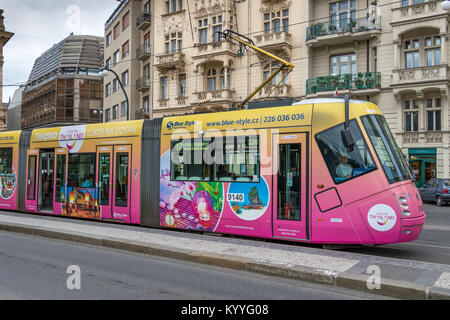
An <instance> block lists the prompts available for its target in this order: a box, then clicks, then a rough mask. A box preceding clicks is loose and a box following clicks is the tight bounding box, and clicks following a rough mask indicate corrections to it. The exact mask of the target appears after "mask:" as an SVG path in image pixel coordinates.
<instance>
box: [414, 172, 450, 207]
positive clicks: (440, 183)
mask: <svg viewBox="0 0 450 320" xmlns="http://www.w3.org/2000/svg"><path fill="white" fill-rule="evenodd" d="M419 193H420V196H421V197H422V200H423V201H433V202H436V204H437V205H438V207H441V206H443V205H444V204H446V203H450V179H438V178H433V179H430V180H428V181H427V183H425V184H424V185H423V187H421V188H420V189H419Z"/></svg>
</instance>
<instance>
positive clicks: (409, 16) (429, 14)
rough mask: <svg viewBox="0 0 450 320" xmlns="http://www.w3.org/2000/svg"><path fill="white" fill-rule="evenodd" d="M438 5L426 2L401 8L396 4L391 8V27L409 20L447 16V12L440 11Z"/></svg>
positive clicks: (437, 3) (436, 2)
mask: <svg viewBox="0 0 450 320" xmlns="http://www.w3.org/2000/svg"><path fill="white" fill-rule="evenodd" d="M439 4H440V1H428V2H424V3H419V4H413V5H410V6H403V7H402V6H400V4H397V7H394V8H392V25H396V24H401V23H403V22H406V21H410V20H418V19H419V20H420V19H427V18H433V17H435V16H438V15H447V12H445V11H444V10H442V9H441V8H440V5H439Z"/></svg>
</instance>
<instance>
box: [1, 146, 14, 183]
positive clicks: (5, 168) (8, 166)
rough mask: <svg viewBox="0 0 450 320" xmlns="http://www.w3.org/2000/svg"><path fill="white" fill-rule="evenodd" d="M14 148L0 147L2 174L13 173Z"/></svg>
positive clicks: (3, 175)
mask: <svg viewBox="0 0 450 320" xmlns="http://www.w3.org/2000/svg"><path fill="white" fill-rule="evenodd" d="M12 157H13V149H12V148H0V176H2V177H5V176H8V175H12Z"/></svg>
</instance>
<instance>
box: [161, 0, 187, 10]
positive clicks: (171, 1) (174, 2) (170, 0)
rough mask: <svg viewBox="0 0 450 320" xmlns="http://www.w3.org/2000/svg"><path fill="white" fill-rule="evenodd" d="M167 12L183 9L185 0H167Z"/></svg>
mask: <svg viewBox="0 0 450 320" xmlns="http://www.w3.org/2000/svg"><path fill="white" fill-rule="evenodd" d="M165 7H166V13H171V12H176V11H180V10H183V0H166V2H165Z"/></svg>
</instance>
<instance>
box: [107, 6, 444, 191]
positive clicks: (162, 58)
mask: <svg viewBox="0 0 450 320" xmlns="http://www.w3.org/2000/svg"><path fill="white" fill-rule="evenodd" d="M136 2H139V3H140V4H139V5H140V7H139V5H136V6H137V7H139V8H138V9H136V13H135V16H134V17H136V18H137V15H138V13H139V12H140V11H141V10H143V6H144V1H136ZM440 2H441V1H436V0H432V1H431V0H403V1H392V0H304V1H289V0H258V1H232V0H167V1H153V2H151V3H150V4H148V8H150V9H149V10H150V11H149V12H150V20H151V22H150V23H149V24H148V27H147V28H148V29H144V30H145V31H143V32H141V34H138V35H137V36H136V38H135V40H133V39H132V42H134V44H133V46H134V48H136V49H137V47H138V46H139V45H141V44H142V43H143V41H144V35H143V33H144V32H150V35H151V36H150V38H151V39H152V41H151V42H150V54H148V56H146V57H145V60H144V61H145V62H140V60H138V59H137V58H133V57H132V59H131V61H132V62H133V61H134V62H135V63H136V64H137V66H138V67H137V69H139V70H138V71H136V74H135V75H134V77H136V78H137V77H142V75H143V74H145V75H148V76H149V77H148V78H147V81H148V82H146V84H147V83H148V84H150V88H149V89H148V91H147V88H145V90H138V88H139V86H137V87H136V88H135V89H134V90H132V91H134V92H135V93H136V92H139V93H140V95H136V99H135V103H136V106H139V107H136V108H140V109H142V108H143V106H144V105H145V108H146V110H148V112H147V114H148V116H149V117H150V118H158V117H161V116H165V115H173V114H184V113H193V112H194V113H195V112H204V111H222V110H227V109H229V108H232V107H236V106H238V105H240V103H241V102H242V101H243V100H244V99H245V98H246V97H247V96H248V95H249V94H250V93H251V92H252V91H253V90H254V89H255V88H257V87H258V86H259V85H260V84H261V83H262V82H263V81H264V80H265V79H267V77H268V76H269V75H270V73H271V72H273V71H274V70H276V69H277V67H278V64H277V63H276V62H274V61H271V60H270V59H268V58H267V57H266V56H263V55H260V54H255V52H252V50H246V49H245V48H243V47H241V46H239V45H238V44H236V43H235V42H230V41H225V40H224V39H222V38H220V36H219V35H220V32H221V31H224V30H227V29H230V30H233V31H235V32H238V33H240V34H243V35H245V36H246V37H247V38H249V39H250V40H252V41H253V42H254V44H255V45H256V46H258V47H260V48H262V49H264V50H267V51H268V52H271V53H274V54H276V55H278V56H280V57H281V58H283V59H285V60H287V61H289V62H291V63H293V64H294V66H295V69H294V71H293V72H292V73H290V74H289V75H288V76H287V77H286V78H285V79H284V80H282V78H283V76H284V75H283V74H280V75H278V76H277V78H276V79H274V80H273V81H272V83H270V84H269V85H267V86H266V87H265V88H263V89H262V90H261V91H260V92H258V93H257V94H256V95H255V96H254V98H253V99H252V102H267V101H268V100H269V101H270V100H274V101H290V100H293V99H295V100H301V99H305V98H319V97H332V96H334V95H335V93H336V92H338V94H339V95H344V94H351V96H352V98H354V99H362V100H368V101H372V102H374V103H377V104H378V105H379V106H380V107H381V109H382V110H383V112H384V114H385V116H386V118H387V120H388V123H389V125H390V127H391V130H392V131H393V132H394V136H395V138H396V140H397V142H398V143H399V145H400V146H401V148H402V150H403V152H404V154H405V155H406V156H407V157H408V158H409V160H410V163H411V166H412V168H413V170H414V172H415V174H416V176H417V179H418V185H419V186H420V185H422V184H423V183H424V182H425V181H427V180H428V179H429V178H431V177H434V176H437V177H450V149H449V145H450V112H449V99H448V91H449V75H450V72H449V71H450V70H449V64H448V61H449V46H448V22H449V18H450V16H449V12H447V11H444V10H443V9H441V7H440ZM125 11H127V10H125ZM123 12H124V11H123ZM118 17H120V15H118ZM119 20H120V18H118V19H117V21H119ZM135 29H137V28H135ZM124 41H125V40H122V41H121V42H124ZM119 43H120V42H119ZM117 48H118V47H115V48H114V49H113V50H112V51H114V50H117ZM133 54H134V52H133ZM105 56H106V55H105ZM144 65H147V66H148V67H149V68H150V69H149V71H144V70H148V69H145V68H144ZM130 77H133V75H131V74H130ZM281 80H282V82H281V85H280V86H279V87H278V88H277V89H276V90H275V91H274V92H273V93H272V94H271V95H270V97H268V95H269V93H270V92H271V91H272V89H273V88H274V85H275V84H277V83H279V81H281ZM147 96H148V100H147V98H146V97H147ZM144 99H145V100H144ZM144 101H145V102H144ZM118 103H119V102H118V101H117V102H115V104H116V105H118ZM108 105H110V104H108ZM147 108H148V109H147Z"/></svg>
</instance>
